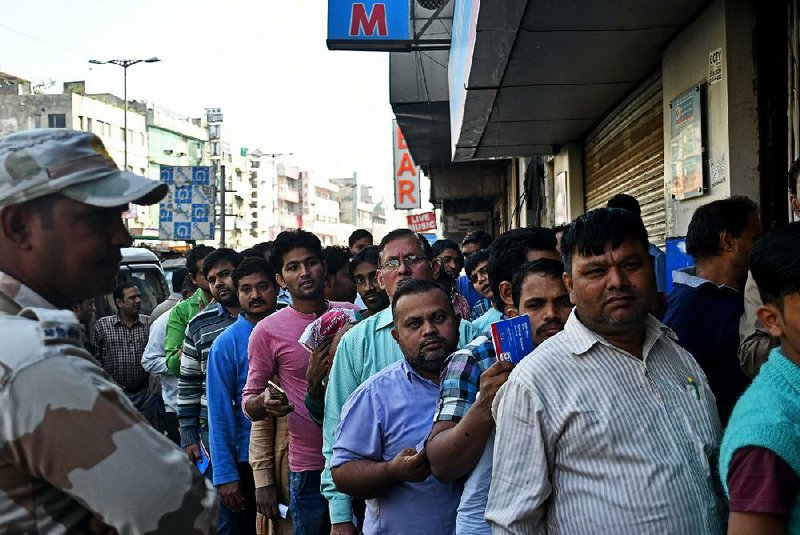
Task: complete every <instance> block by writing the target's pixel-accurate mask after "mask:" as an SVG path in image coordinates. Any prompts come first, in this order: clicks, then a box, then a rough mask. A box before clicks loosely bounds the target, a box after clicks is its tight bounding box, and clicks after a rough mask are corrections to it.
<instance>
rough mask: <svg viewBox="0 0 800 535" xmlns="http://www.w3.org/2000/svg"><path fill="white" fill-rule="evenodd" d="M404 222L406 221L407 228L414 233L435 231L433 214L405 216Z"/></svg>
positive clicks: (434, 216)
mask: <svg viewBox="0 0 800 535" xmlns="http://www.w3.org/2000/svg"><path fill="white" fill-rule="evenodd" d="M406 220H407V221H408V228H409V229H411V230H413V231H414V232H427V231H429V230H436V214H434V213H433V212H423V213H421V214H414V215H407V216H406Z"/></svg>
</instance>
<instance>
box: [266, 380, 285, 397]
mask: <svg viewBox="0 0 800 535" xmlns="http://www.w3.org/2000/svg"><path fill="white" fill-rule="evenodd" d="M267 386H269V387H272V388H274V389H275V390H277V391H278V392H280V393H281V394H283V395H284V396H285V395H286V391H285V390H284V389H283V388H281V387H279V386H278V385H276V384H275V383H273V382H272V381H267Z"/></svg>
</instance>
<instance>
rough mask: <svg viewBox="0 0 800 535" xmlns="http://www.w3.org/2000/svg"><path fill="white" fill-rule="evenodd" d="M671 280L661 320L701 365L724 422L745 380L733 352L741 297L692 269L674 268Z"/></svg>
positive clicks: (737, 330)
mask: <svg viewBox="0 0 800 535" xmlns="http://www.w3.org/2000/svg"><path fill="white" fill-rule="evenodd" d="M673 280H674V281H675V285H674V287H673V289H672V293H670V295H669V298H668V299H667V308H666V312H665V313H664V320H663V321H664V324H665V325H667V326H668V327H669V328H670V329H672V330H673V331H674V332H675V334H677V335H678V342H679V343H680V344H681V346H682V347H683V348H684V349H686V350H687V351H689V353H691V354H692V356H693V357H694V358H695V360H696V361H697V362H698V363H699V364H700V366H701V367H702V368H703V371H704V372H705V374H706V376H707V377H708V382H709V384H710V385H711V391H712V392H714V396H715V398H716V400H717V410H718V411H719V417H720V419H721V420H722V424H723V425H725V424H726V423H727V422H728V418H729V417H730V414H731V411H732V410H733V407H734V405H735V404H736V400H737V399H739V396H741V395H742V393H743V392H744V391H745V389H746V388H747V386H748V385H749V384H750V379H749V378H748V377H747V376H746V375H745V373H744V372H743V371H742V368H741V365H740V364H739V356H738V350H739V321H740V320H741V317H742V314H743V313H744V296H743V295H742V293H741V292H739V291H738V290H736V289H734V288H731V287H730V286H726V285H724V284H715V283H713V282H711V281H709V280H706V279H704V278H702V277H698V276H697V275H696V271H695V268H686V269H681V270H677V271H675V272H673Z"/></svg>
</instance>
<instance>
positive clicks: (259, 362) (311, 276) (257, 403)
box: [242, 229, 357, 535]
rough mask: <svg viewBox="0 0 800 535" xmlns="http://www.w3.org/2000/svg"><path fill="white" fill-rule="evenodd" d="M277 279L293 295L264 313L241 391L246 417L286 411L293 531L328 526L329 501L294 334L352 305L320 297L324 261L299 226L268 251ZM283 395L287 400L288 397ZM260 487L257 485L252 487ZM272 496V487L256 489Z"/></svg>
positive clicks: (312, 534) (305, 355)
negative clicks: (274, 385)
mask: <svg viewBox="0 0 800 535" xmlns="http://www.w3.org/2000/svg"><path fill="white" fill-rule="evenodd" d="M270 262H272V264H273V267H274V269H275V273H276V274H277V275H276V278H277V280H278V284H280V285H281V287H283V288H285V289H286V290H288V292H289V294H290V295H291V296H292V306H291V307H288V308H284V309H283V310H280V311H278V312H276V313H274V314H273V315H271V316H269V317H267V318H265V319H263V320H262V321H261V322H260V323H259V324H258V325H257V326H256V327H255V329H254V330H253V333H252V335H251V336H250V344H249V346H248V351H247V354H248V359H249V361H250V369H249V372H248V375H247V383H246V385H245V387H244V392H243V395H242V404H243V406H244V411H245V414H247V415H248V417H249V418H250V419H251V420H254V421H256V420H261V419H263V418H266V417H267V416H283V415H285V414H287V412H288V414H289V416H288V423H289V495H290V497H291V498H290V503H289V512H290V513H291V515H292V528H293V533H294V534H295V535H298V534H309V535H316V534H319V533H327V532H328V531H329V530H330V523H329V518H328V505H327V501H326V500H325V498H323V496H322V494H321V493H320V474H321V472H322V469H323V468H324V467H325V458H324V457H323V456H322V430H321V429H320V428H319V426H317V425H316V424H315V423H314V422H313V421H312V420H311V416H310V415H309V414H308V409H306V406H305V395H306V389H307V388H308V383H307V381H306V369H307V368H308V360H309V356H310V354H309V352H308V350H307V349H305V348H304V347H303V346H301V345H300V343H299V342H298V339H299V338H300V335H301V334H302V333H303V331H304V330H305V328H306V327H307V326H308V325H309V324H310V323H312V322H313V321H314V320H316V319H317V318H318V317H319V316H320V315H322V314H323V313H325V312H326V311H327V310H329V309H330V308H333V307H338V308H350V309H353V310H356V309H357V307H356V306H355V305H353V304H352V303H342V302H333V301H326V300H325V290H324V286H323V283H324V280H325V274H326V265H325V261H324V260H323V257H322V245H321V244H320V241H319V238H317V237H316V236H315V235H314V234H312V233H310V232H306V231H304V230H302V229H298V230H291V231H285V232H281V233H280V234H279V235H278V237H277V238H276V239H275V241H274V242H273V244H272V255H271V257H270ZM274 378H277V379H278V381H279V382H280V385H281V386H282V387H283V390H285V392H286V398H287V399H286V400H280V399H274V396H271V395H270V393H269V390H267V382H268V381H270V380H272V379H274ZM287 401H288V406H287V403H286V402H287ZM257 492H259V489H257ZM260 492H262V493H269V494H270V495H272V496H275V495H276V493H277V490H276V489H275V488H274V486H273V488H271V489H270V488H265V489H261V490H260Z"/></svg>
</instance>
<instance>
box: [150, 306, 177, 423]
mask: <svg viewBox="0 0 800 535" xmlns="http://www.w3.org/2000/svg"><path fill="white" fill-rule="evenodd" d="M168 320H169V314H161V315H160V316H159V317H158V319H157V320H155V321H154V322H152V323H151V324H150V338H149V339H148V340H147V346H145V348H144V354H143V355H142V368H144V369H145V370H146V371H147V372H148V373H152V374H154V375H158V378H159V380H160V381H161V398H162V399H163V400H164V408H165V409H166V411H167V412H171V413H173V414H175V413H177V412H178V378H177V377H174V376H173V375H172V374H171V373H169V370H168V369H167V359H166V356H165V355H164V335H166V334H167V321H168Z"/></svg>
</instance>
